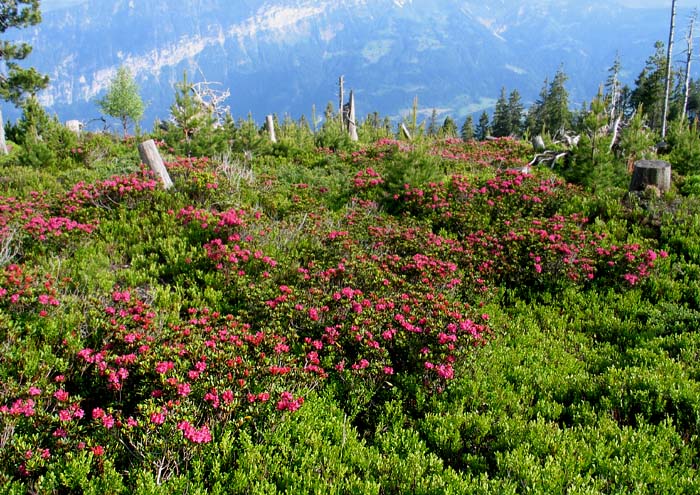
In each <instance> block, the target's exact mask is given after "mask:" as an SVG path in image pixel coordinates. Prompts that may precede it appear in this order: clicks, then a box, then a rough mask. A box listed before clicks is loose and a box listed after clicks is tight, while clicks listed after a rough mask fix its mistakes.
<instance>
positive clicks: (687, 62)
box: [681, 14, 696, 122]
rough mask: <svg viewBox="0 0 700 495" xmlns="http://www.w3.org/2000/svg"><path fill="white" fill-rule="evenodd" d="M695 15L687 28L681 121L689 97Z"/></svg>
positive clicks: (686, 109) (682, 120)
mask: <svg viewBox="0 0 700 495" xmlns="http://www.w3.org/2000/svg"><path fill="white" fill-rule="evenodd" d="M695 16H696V14H693V17H691V18H690V27H689V28H688V36H687V37H686V42H687V43H688V52H687V53H686V55H687V57H686V60H685V80H684V81H683V108H682V109H681V122H684V121H685V116H686V112H687V111H688V98H689V97H690V63H691V62H692V61H693V29H694V28H695Z"/></svg>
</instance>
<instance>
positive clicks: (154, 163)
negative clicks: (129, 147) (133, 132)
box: [139, 139, 173, 189]
mask: <svg viewBox="0 0 700 495" xmlns="http://www.w3.org/2000/svg"><path fill="white" fill-rule="evenodd" d="M139 156H140V157H141V161H142V162H143V163H145V164H146V165H148V166H149V167H150V168H151V170H153V172H155V174H156V175H157V176H158V177H160V180H161V181H162V182H163V187H164V188H165V189H170V188H171V187H173V181H172V180H170V175H169V174H168V171H167V170H166V168H165V163H163V158H161V156H160V153H159V152H158V148H157V147H156V143H155V142H154V141H153V139H149V140H148V141H144V142H143V143H141V144H139Z"/></svg>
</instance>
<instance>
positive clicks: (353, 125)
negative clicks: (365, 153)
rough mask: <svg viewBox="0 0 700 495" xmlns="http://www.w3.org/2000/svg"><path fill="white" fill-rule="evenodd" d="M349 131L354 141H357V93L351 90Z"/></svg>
mask: <svg viewBox="0 0 700 495" xmlns="http://www.w3.org/2000/svg"><path fill="white" fill-rule="evenodd" d="M348 133H349V134H350V139H351V140H352V141H357V140H358V138H357V123H356V121H355V93H354V92H353V91H352V90H350V115H349V116H348Z"/></svg>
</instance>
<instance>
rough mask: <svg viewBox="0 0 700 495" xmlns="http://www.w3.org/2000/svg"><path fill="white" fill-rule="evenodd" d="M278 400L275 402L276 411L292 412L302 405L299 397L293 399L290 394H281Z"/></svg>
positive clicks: (301, 399) (301, 398)
mask: <svg viewBox="0 0 700 495" xmlns="http://www.w3.org/2000/svg"><path fill="white" fill-rule="evenodd" d="M280 397H281V398H280V400H279V402H277V410H279V411H290V412H294V411H296V410H298V409H299V408H300V407H301V405H302V404H303V403H304V398H303V397H299V398H297V399H295V398H294V397H293V396H292V394H291V392H282V393H281V394H280Z"/></svg>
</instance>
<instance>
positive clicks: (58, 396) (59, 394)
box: [53, 390, 68, 402]
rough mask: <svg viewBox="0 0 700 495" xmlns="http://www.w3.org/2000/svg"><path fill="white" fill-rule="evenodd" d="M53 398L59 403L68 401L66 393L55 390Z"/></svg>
mask: <svg viewBox="0 0 700 495" xmlns="http://www.w3.org/2000/svg"><path fill="white" fill-rule="evenodd" d="M53 396H54V397H55V398H56V400H58V401H60V402H65V401H67V400H68V392H66V391H65V390H56V392H54V394H53Z"/></svg>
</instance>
